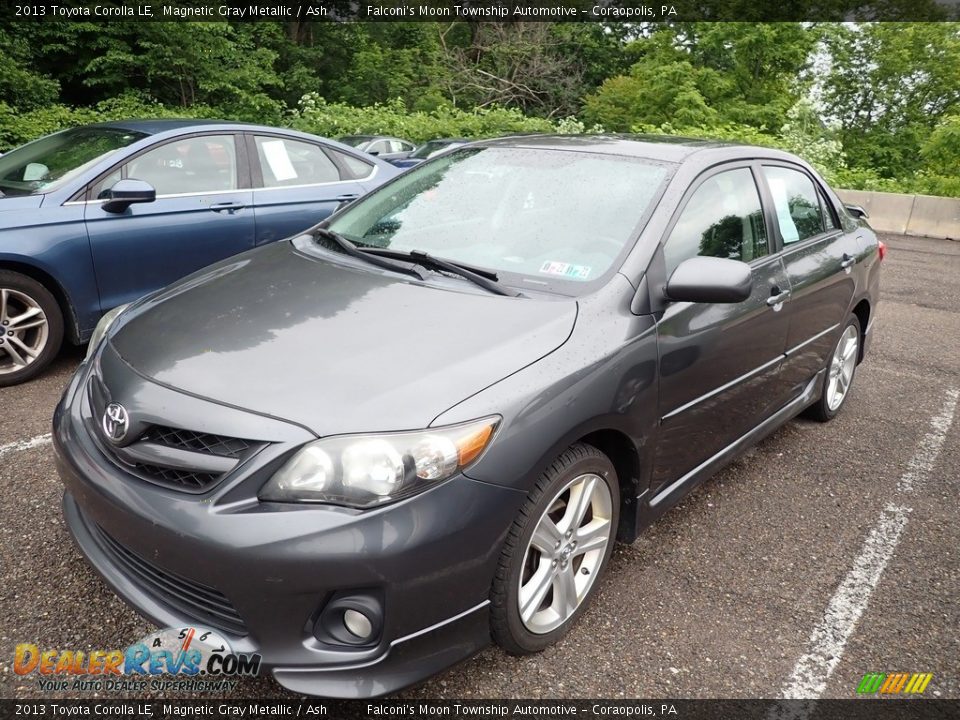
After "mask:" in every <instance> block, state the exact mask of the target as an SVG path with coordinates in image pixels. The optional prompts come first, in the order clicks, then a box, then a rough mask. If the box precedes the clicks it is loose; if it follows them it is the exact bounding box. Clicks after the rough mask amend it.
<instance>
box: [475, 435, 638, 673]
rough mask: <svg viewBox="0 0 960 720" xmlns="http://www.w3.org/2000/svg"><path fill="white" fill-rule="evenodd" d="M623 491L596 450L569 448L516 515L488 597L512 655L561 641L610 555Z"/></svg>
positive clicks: (495, 628) (495, 626) (498, 637)
mask: <svg viewBox="0 0 960 720" xmlns="http://www.w3.org/2000/svg"><path fill="white" fill-rule="evenodd" d="M619 511H620V485H619V481H618V479H617V472H616V470H615V469H614V467H613V463H611V462H610V460H609V458H607V456H606V455H604V454H603V453H602V452H600V451H599V450H597V448H595V447H593V446H592V445H585V444H582V443H576V444H574V445H571V446H570V447H569V448H567V450H565V451H564V452H563V453H562V454H561V455H560V456H559V457H558V458H557V459H556V460H555V461H554V462H553V463H552V464H551V465H550V467H549V468H547V470H546V471H544V473H543V474H542V475H541V476H540V478H539V479H538V480H537V483H536V485H535V486H534V488H533V491H532V492H531V493H530V495H529V496H528V497H527V501H526V502H525V503H524V505H523V507H521V508H520V511H519V512H518V513H517V518H516V520H514V522H513V525H512V526H511V528H510V532H509V533H508V535H507V539H506V542H505V543H504V547H503V550H502V552H501V555H500V564H499V566H498V567H497V571H496V575H495V577H494V581H493V585H492V587H491V591H490V601H491V610H490V629H491V634H492V635H493V639H494V641H495V642H496V643H497V644H498V645H500V647H502V648H503V649H504V650H506V651H507V652H508V653H511V654H513V655H528V654H530V653H535V652H539V651H541V650H543V649H544V648H546V647H547V646H549V645H551V644H553V643H555V642H556V641H557V640H559V639H560V638H562V637H563V636H564V635H565V634H566V633H567V632H568V631H569V630H570V628H571V627H572V626H573V624H574V623H575V622H576V621H577V619H578V618H579V617H580V615H581V614H582V613H583V611H584V610H585V609H586V607H587V605H588V604H589V603H590V600H591V599H592V598H593V595H594V594H595V592H596V589H597V587H598V581H599V579H600V577H601V576H602V575H603V572H604V571H605V570H606V566H607V561H608V560H609V559H610V554H611V552H612V551H613V544H614V541H615V539H616V535H617V523H618V520H619V516H620V512H619Z"/></svg>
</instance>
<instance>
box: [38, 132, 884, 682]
mask: <svg viewBox="0 0 960 720" xmlns="http://www.w3.org/2000/svg"><path fill="white" fill-rule="evenodd" d="M863 217H864V214H863V212H862V210H860V209H859V208H845V207H844V206H843V205H842V204H841V202H840V201H839V200H838V199H837V196H836V195H835V194H834V192H833V191H832V190H831V189H830V188H829V187H827V185H826V184H825V183H824V182H823V180H822V179H821V178H820V177H819V176H818V175H817V173H816V172H814V171H813V170H812V169H811V168H810V166H809V165H807V164H806V163H804V162H803V161H801V160H799V159H798V158H796V157H794V156H792V155H789V154H786V153H782V152H778V151H774V150H766V149H762V148H756V147H744V146H731V145H721V144H716V143H709V142H703V141H695V140H689V141H688V140H677V139H666V140H664V139H657V138H619V137H603V136H599V137H569V136H567V137H563V136H559V137H520V138H509V139H501V140H495V141H489V142H483V143H479V144H474V145H468V146H465V147H463V148H460V149H458V150H455V151H453V152H450V153H447V154H444V155H442V156H441V157H438V158H436V159H434V160H431V161H428V162H426V163H424V164H422V165H420V166H418V167H417V168H415V169H413V170H411V171H410V172H407V173H405V174H404V175H402V176H400V177H398V178H397V179H395V180H393V181H392V182H390V183H388V184H386V185H384V186H383V187H382V188H380V189H378V190H376V191H374V192H373V193H371V194H370V195H368V196H366V197H365V198H363V199H361V200H359V201H357V202H356V203H354V204H353V205H351V206H349V207H347V208H345V209H343V210H341V211H340V212H339V213H338V214H336V215H334V216H333V217H332V218H330V219H329V220H328V221H326V222H325V223H324V224H322V225H320V226H318V227H317V228H315V229H314V230H312V231H310V232H307V233H305V234H303V235H299V236H297V237H294V238H291V239H289V240H288V241H284V242H280V243H276V244H273V245H270V246H267V247H263V248H260V249H257V250H253V251H250V252H247V253H244V254H241V255H238V256H236V257H233V258H231V259H230V260H226V261H224V262H221V263H219V264H217V265H213V266H211V267H209V268H207V269H206V270H203V271H201V272H199V273H196V274H194V275H192V276H189V277H188V278H186V279H185V280H183V281H181V282H179V283H178V284H176V285H173V286H170V287H168V288H166V289H165V290H162V291H159V292H157V293H155V294H152V295H149V296H147V297H145V298H143V299H141V300H139V301H137V302H135V303H133V304H132V305H129V306H127V307H126V308H122V309H120V310H119V311H118V312H114V313H111V314H110V315H109V316H108V317H106V318H105V319H104V320H103V321H102V322H101V325H100V327H99V328H98V329H97V333H96V337H95V339H94V341H93V342H92V343H91V347H90V351H89V356H88V358H87V360H86V361H85V362H84V363H83V365H82V366H81V367H80V369H79V370H78V371H77V374H76V376H75V377H74V378H73V381H72V382H71V383H70V386H69V387H68V388H67V390H66V393H65V394H64V397H63V400H62V401H61V403H60V405H59V407H58V408H57V411H56V416H55V418H54V438H55V447H56V453H57V458H58V465H59V470H60V473H61V475H62V477H63V481H64V484H65V485H66V493H65V495H64V513H65V515H66V519H67V522H68V524H69V527H70V530H71V532H72V533H73V536H74V537H75V539H76V541H77V543H78V545H79V547H80V549H81V550H82V551H83V553H84V554H85V555H86V557H87V558H88V559H89V560H90V562H91V563H92V564H93V566H94V567H95V568H96V569H97V570H98V571H99V572H100V574H101V575H102V576H103V577H104V579H105V580H106V581H107V583H109V584H110V585H111V586H112V587H113V588H114V589H115V590H116V592H117V593H118V594H119V595H120V596H122V597H123V598H124V599H125V600H126V601H127V602H129V603H130V604H131V605H133V606H134V607H135V608H136V609H137V610H139V611H140V612H141V613H143V614H144V615H146V616H147V617H149V618H151V619H152V620H154V621H155V622H157V623H159V624H162V625H167V626H175V627H176V626H182V625H185V624H194V625H201V626H204V627H211V628H215V629H217V630H218V631H220V632H221V633H224V634H226V636H227V637H229V638H230V640H231V643H232V645H233V648H234V650H236V651H238V652H257V653H260V654H261V655H262V658H263V665H264V667H268V668H270V669H271V670H272V672H273V674H274V676H275V677H276V679H277V681H278V682H279V683H280V684H281V685H283V686H285V687H287V688H289V689H291V690H294V691H296V692H304V693H311V694H317V695H326V696H334V697H361V696H373V695H379V694H383V693H389V692H392V691H395V690H397V689H399V688H401V687H403V686H406V685H408V684H410V683H413V682H416V681H418V680H421V679H423V678H425V677H427V676H429V675H431V674H433V673H436V672H437V671H439V670H441V669H443V668H445V667H447V666H449V665H450V664H451V663H454V662H456V661H458V660H461V659H463V658H466V657H468V656H469V655H471V654H472V653H474V652H476V651H477V650H479V649H480V648H482V647H484V646H485V645H486V644H487V643H488V642H490V640H491V638H492V639H493V641H494V642H496V643H497V644H499V645H500V646H501V647H503V648H504V649H506V650H507V651H508V652H511V653H518V654H521V653H530V652H536V651H538V650H541V649H543V648H545V647H547V646H548V645H550V644H551V643H553V642H555V641H557V640H558V639H560V638H561V637H562V636H563V635H564V633H566V632H567V631H568V630H569V629H570V627H571V625H572V624H573V623H574V622H576V620H577V618H578V617H579V615H580V614H581V613H582V612H583V611H584V609H585V607H586V606H587V604H588V602H589V600H590V598H591V596H592V594H593V593H594V592H595V591H596V590H597V587H598V580H599V578H600V577H601V575H603V572H604V569H605V566H606V564H607V561H608V558H609V557H610V553H611V549H612V546H613V543H614V542H615V541H618V540H619V541H622V542H630V541H631V540H633V539H634V538H635V537H636V536H637V534H638V533H639V532H640V531H642V530H643V529H644V528H645V527H646V526H647V525H649V524H650V523H651V522H652V521H653V520H654V519H655V518H657V517H658V516H659V515H661V514H662V513H664V512H665V511H666V510H667V509H668V508H669V507H671V506H672V505H674V504H675V503H676V502H677V501H678V500H680V499H681V498H682V497H683V496H684V495H685V494H686V493H688V492H690V490H691V489H692V488H694V487H695V486H696V485H697V484H699V483H700V482H702V481H703V480H704V479H705V478H707V477H708V476H709V475H710V474H711V473H713V472H715V471H716V470H717V469H718V468H719V467H721V466H722V465H724V463H726V462H728V461H729V460H731V459H732V458H733V457H735V456H736V455H737V453H739V452H740V451H742V450H743V449H744V448H746V447H747V446H749V445H750V444H752V443H754V442H756V441H757V440H759V439H760V438H762V437H763V436H765V435H767V434H768V433H770V432H771V431H772V430H774V429H775V428H776V427H778V426H779V425H781V424H783V423H784V422H786V421H788V420H789V419H790V418H792V417H794V416H795V415H797V414H798V413H799V412H801V411H803V410H807V411H808V412H809V413H810V414H812V415H813V416H815V417H817V418H819V419H820V420H829V419H830V418H832V417H833V416H834V415H835V414H836V413H837V412H838V411H839V410H840V409H841V408H842V406H843V404H844V403H845V401H846V400H847V398H848V397H849V394H850V388H851V383H852V382H853V379H854V373H855V370H856V367H857V364H858V363H859V362H860V361H861V360H862V359H863V356H864V352H865V350H866V349H867V346H868V344H869V341H870V337H871V328H872V326H873V321H874V317H875V316H876V306H877V295H878V282H879V275H880V272H879V269H880V260H881V259H882V254H883V252H884V248H883V246H882V245H881V244H879V243H878V242H877V238H876V237H875V235H874V233H873V232H872V231H871V230H870V228H869V227H868V226H867V224H866V223H865V222H864V220H863ZM610 582H617V579H616V578H615V577H614V578H612V579H610Z"/></svg>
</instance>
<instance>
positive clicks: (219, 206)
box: [210, 201, 246, 214]
mask: <svg viewBox="0 0 960 720" xmlns="http://www.w3.org/2000/svg"><path fill="white" fill-rule="evenodd" d="M245 207H246V205H244V204H243V203H242V202H237V201H233V202H222V203H213V204H212V205H211V206H210V209H211V210H213V211H214V212H223V211H224V210H226V211H227V212H229V213H231V214H233V213H235V212H236V211H237V210H242V209H243V208H245Z"/></svg>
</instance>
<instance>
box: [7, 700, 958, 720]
mask: <svg viewBox="0 0 960 720" xmlns="http://www.w3.org/2000/svg"><path fill="white" fill-rule="evenodd" d="M0 717H2V718H4V719H5V718H44V719H45V720H52V719H53V718H77V717H96V718H124V719H126V718H158V719H164V720H165V719H166V718H223V717H226V718H243V719H244V720H250V719H251V718H295V717H296V718H335V719H336V720H346V719H352V718H357V719H358V720H388V719H396V718H415V719H416V720H421V719H422V718H455V719H457V720H472V719H475V718H523V719H529V718H532V719H533V720H567V719H568V718H589V719H591V720H593V719H605V720H622V719H624V718H630V719H632V720H635V719H637V718H640V719H641V720H648V719H651V718H664V719H666V720H671V719H676V720H714V719H715V718H716V719H719V720H927V719H928V718H936V719H939V718H950V719H954V718H960V700H921V699H910V700H902V699H880V698H863V699H852V700H651V699H648V700H582V699H581V700H444V701H437V700H422V701H421V700H410V701H401V700H384V701H378V700H331V701H327V700H258V699H249V700H197V701H190V700H149V701H140V700H97V699H91V700H49V699H45V700H0Z"/></svg>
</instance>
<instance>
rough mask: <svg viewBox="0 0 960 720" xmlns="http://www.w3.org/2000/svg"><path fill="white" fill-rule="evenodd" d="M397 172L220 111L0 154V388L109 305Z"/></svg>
mask: <svg viewBox="0 0 960 720" xmlns="http://www.w3.org/2000/svg"><path fill="white" fill-rule="evenodd" d="M398 172H399V170H398V169H397V168H394V167H393V166H392V165H390V164H389V163H387V162H385V161H383V160H379V159H377V158H374V157H371V156H369V155H367V154H365V153H362V152H359V151H357V150H355V149H353V148H351V147H348V146H346V145H343V144H340V143H337V142H333V141H330V140H325V139H322V138H318V137H315V136H313V135H307V134H305V133H300V132H295V131H292V130H279V129H277V128H270V127H261V126H256V125H246V124H238V123H225V122H221V121H197V120H138V121H129V122H110V123H103V124H98V125H88V126H85V127H78V128H73V129H71V130H64V131H63V132H59V133H55V134H53V135H48V136H46V137H43V138H40V139H39V140H35V141H34V142H31V143H28V144H26V145H23V146H22V147H20V148H17V149H16V150H13V151H11V152H9V153H7V154H5V155H3V156H2V157H0V386H4V385H14V384H16V383H19V382H23V381H24V380H27V379H29V378H31V377H33V376H34V375H36V374H37V373H39V372H40V371H41V370H42V369H43V367H44V366H45V365H47V364H48V363H49V362H50V360H52V359H53V357H54V356H55V355H56V353H57V351H58V349H59V347H60V344H61V342H62V340H63V338H64V337H66V338H68V339H69V340H70V341H71V342H73V343H76V344H80V343H83V342H85V341H86V340H88V339H89V337H90V335H91V333H92V332H93V329H94V327H95V326H96V324H97V321H98V320H99V319H100V317H101V316H102V315H103V314H104V313H105V312H107V311H109V310H110V309H112V308H114V307H117V306H119V305H123V304H125V303H128V302H130V301H132V300H135V299H136V298H138V297H140V296H141V295H144V294H146V293H148V292H151V291H153V290H156V289H158V288H161V287H163V286H165V285H168V284H169V283H171V282H173V281H175V280H177V279H179V278H181V277H183V276H184V275H188V274H189V273H191V272H193V271H195V270H198V269H200V268H202V267H205V266H206V265H209V264H211V263H213V262H216V261H218V260H222V259H223V258H226V257H229V256H231V255H234V254H235V253H238V252H241V251H243V250H247V249H249V248H253V247H256V246H258V245H263V244H265V243H269V242H273V241H275V240H279V239H281V238H286V237H289V236H291V235H295V234H297V233H299V232H301V231H303V230H305V229H307V228H308V227H310V226H312V225H315V224H316V223H318V222H320V221H321V220H323V219H324V218H325V217H327V216H328V215H330V214H331V213H332V212H334V211H335V210H336V209H337V208H338V207H339V206H340V205H342V204H344V203H346V202H349V201H351V200H353V199H354V198H356V197H359V196H360V195H363V194H364V193H366V192H368V191H369V190H372V189H373V188H374V187H376V186H378V185H380V184H381V183H383V182H385V181H386V180H388V179H390V178H391V177H393V176H394V175H396V174H397V173H398Z"/></svg>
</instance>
